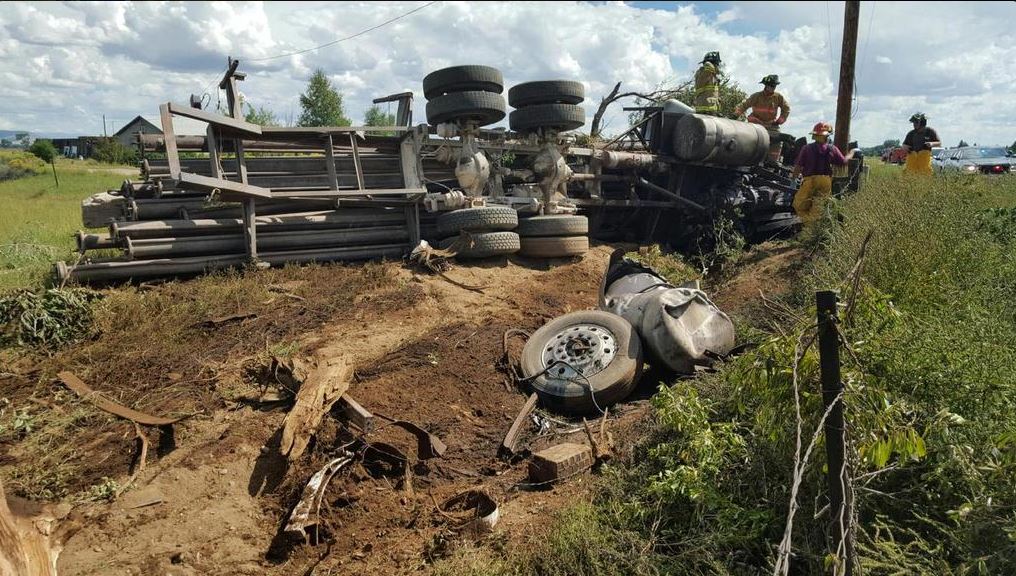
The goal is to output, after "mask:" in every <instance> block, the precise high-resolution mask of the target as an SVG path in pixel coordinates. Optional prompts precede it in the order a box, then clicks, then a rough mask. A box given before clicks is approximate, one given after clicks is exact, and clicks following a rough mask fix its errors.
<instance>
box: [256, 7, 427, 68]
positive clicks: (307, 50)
mask: <svg viewBox="0 0 1016 576" xmlns="http://www.w3.org/2000/svg"><path fill="white" fill-rule="evenodd" d="M438 2H440V0H432V1H431V2H428V3H426V4H424V5H423V6H418V7H416V8H413V9H412V10H410V11H409V12H406V13H404V14H401V15H399V16H396V17H395V18H391V19H389V20H385V21H384V22H382V23H380V24H378V25H376V26H372V27H370V28H367V29H365V30H361V31H359V32H357V33H356V34H351V35H349V36H345V37H343V38H339V39H337V40H332V41H331V42H326V43H324V44H319V45H317V46H314V47H313V48H307V49H304V50H296V51H295V52H287V53H285V54H278V55H276V56H266V57H264V58H248V59H247V61H248V62H264V61H267V60H276V59H278V58H285V57H287V56H298V55H300V54H306V53H307V52H313V51H315V50H320V49H321V48H327V47H328V46H334V45H336V44H338V43H340V42H345V41H346V40H352V39H353V38H357V37H359V36H363V35H364V34H367V33H368V32H373V31H374V30H377V29H378V28H382V27H384V26H387V25H389V24H391V23H393V22H397V21H399V20H402V19H403V18H406V17H407V16H411V15H413V14H415V13H417V12H419V11H420V10H423V9H424V8H428V7H430V6H433V5H434V4H437V3H438Z"/></svg>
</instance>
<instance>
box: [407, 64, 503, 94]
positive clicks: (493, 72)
mask: <svg viewBox="0 0 1016 576" xmlns="http://www.w3.org/2000/svg"><path fill="white" fill-rule="evenodd" d="M473 90H475V91H480V92H493V93H495V94H500V93H501V92H503V91H504V77H503V76H501V71H500V70H498V69H497V68H491V67H490V66H452V67H451V68H442V69H441V70H435V71H434V72H431V73H430V74H427V75H426V76H424V77H423V95H424V96H426V97H427V99H428V100H431V99H433V98H436V97H438V96H441V95H442V94H452V93H455V92H468V91H473Z"/></svg>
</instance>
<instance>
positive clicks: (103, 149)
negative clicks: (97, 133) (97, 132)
mask: <svg viewBox="0 0 1016 576" xmlns="http://www.w3.org/2000/svg"><path fill="white" fill-rule="evenodd" d="M92 158H95V159H96V160H98V161H99V162H105V163H107V164H134V163H136V162H137V161H138V152H137V150H135V149H134V148H128V147H127V146H124V145H123V144H121V143H120V141H119V140H117V139H116V138H99V140H98V141H97V142H96V143H95V146H93V147H92Z"/></svg>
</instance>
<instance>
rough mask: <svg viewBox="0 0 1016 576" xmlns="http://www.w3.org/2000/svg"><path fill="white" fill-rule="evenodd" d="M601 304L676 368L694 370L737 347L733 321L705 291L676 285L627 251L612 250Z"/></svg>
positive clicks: (682, 370)
mask: <svg viewBox="0 0 1016 576" xmlns="http://www.w3.org/2000/svg"><path fill="white" fill-rule="evenodd" d="M600 308H601V309H603V310H606V311H608V312H613V313H614V314H617V315H619V316H622V317H624V319H626V320H628V322H630V323H631V324H632V326H634V327H635V329H636V330H637V331H638V333H639V336H640V337H641V338H642V342H643V343H645V344H646V346H648V348H649V350H650V352H651V353H652V355H653V356H654V357H655V358H656V359H657V360H660V361H662V362H663V363H664V364H665V365H666V366H667V367H668V368H670V369H671V370H674V371H675V372H679V373H682V374H691V373H692V372H694V370H695V366H696V365H699V366H708V365H710V364H711V363H712V361H713V360H714V359H715V358H716V357H717V356H723V355H725V354H727V353H728V352H730V350H731V349H732V348H733V347H734V323H733V322H732V321H731V320H730V317H729V316H727V315H726V314H725V313H723V311H721V310H720V309H719V308H717V307H716V305H715V304H713V303H712V301H711V300H709V297H708V296H706V293H705V292H703V291H701V290H698V289H695V288H679V287H676V286H673V285H671V284H670V283H668V282H667V281H666V280H665V279H664V278H663V277H662V276H661V275H660V274H658V273H657V272H656V271H655V270H653V269H652V268H649V267H648V266H644V265H642V264H640V263H638V262H635V261H633V260H630V259H627V258H624V250H617V251H615V252H614V254H612V255H611V258H610V264H609V265H608V267H607V273H606V274H605V275H604V278H603V282H602V284H601V286H600Z"/></svg>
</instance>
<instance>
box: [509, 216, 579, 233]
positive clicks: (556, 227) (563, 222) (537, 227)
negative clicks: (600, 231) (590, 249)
mask: <svg viewBox="0 0 1016 576" xmlns="http://www.w3.org/2000/svg"><path fill="white" fill-rule="evenodd" d="M516 232H518V233H519V236H526V237H530V236H584V235H586V234H589V219H588V218H586V217H585V216H578V215H574V214H548V215H546V216H532V217H530V218H520V219H519V227H518V230H516Z"/></svg>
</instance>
